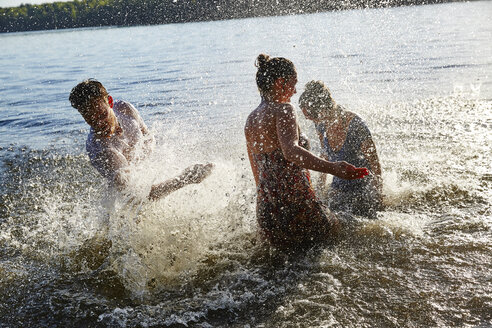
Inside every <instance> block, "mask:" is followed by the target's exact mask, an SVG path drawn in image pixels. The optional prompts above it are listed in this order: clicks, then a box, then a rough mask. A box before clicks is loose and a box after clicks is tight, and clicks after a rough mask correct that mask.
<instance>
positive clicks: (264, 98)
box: [244, 54, 368, 247]
mask: <svg viewBox="0 0 492 328" xmlns="http://www.w3.org/2000/svg"><path fill="white" fill-rule="evenodd" d="M256 66H257V67H258V71H257V73H256V83H257V85H258V89H259V91H260V95H261V103H260V105H259V106H258V107H257V108H256V109H255V110H254V111H253V112H251V114H250V115H249V116H248V119H247V121H246V126H245V130H244V131H245V135H246V143H247V149H248V155H249V159H250V163H251V168H252V171H253V175H254V178H255V182H256V187H257V207H256V214H257V219H258V223H259V226H260V228H261V231H262V232H263V234H264V236H265V237H266V238H267V239H268V240H269V241H270V242H271V243H272V244H273V245H275V246H278V247H295V246H302V245H311V244H312V243H314V242H319V241H323V240H329V239H330V236H331V234H332V232H333V230H334V228H335V227H336V226H337V223H338V221H337V219H336V218H335V217H334V216H333V215H330V214H329V213H327V212H326V211H325V209H324V208H323V206H322V205H321V203H320V202H319V201H318V199H317V198H316V195H315V193H314V190H313V189H312V187H311V182H310V176H309V171H308V169H309V170H315V171H319V172H322V173H329V174H333V175H335V176H337V177H339V178H342V179H359V178H362V177H364V176H365V175H367V174H368V171H367V169H365V168H356V167H354V166H353V165H351V164H348V163H346V162H329V161H327V160H324V159H322V158H319V157H317V156H315V155H314V154H312V153H311V152H309V150H307V149H306V146H305V143H304V142H303V140H302V138H301V137H300V133H299V126H298V124H297V117H296V113H295V110H294V106H292V104H291V103H290V99H291V97H292V96H293V95H294V94H295V93H296V83H297V72H296V69H295V67H294V64H293V63H292V62H291V61H290V60H288V59H286V58H282V57H274V58H271V57H269V56H268V55H264V54H261V55H259V56H258V58H257V61H256Z"/></svg>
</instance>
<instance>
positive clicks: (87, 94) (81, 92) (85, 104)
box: [68, 79, 108, 115]
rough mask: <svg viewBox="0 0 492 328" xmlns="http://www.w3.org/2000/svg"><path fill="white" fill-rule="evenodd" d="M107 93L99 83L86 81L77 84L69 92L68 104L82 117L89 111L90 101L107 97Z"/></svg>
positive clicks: (92, 80)
mask: <svg viewBox="0 0 492 328" xmlns="http://www.w3.org/2000/svg"><path fill="white" fill-rule="evenodd" d="M107 96H108V91H107V90H106V88H105V87H104V86H103V85H102V83H101V82H99V81H97V80H94V79H87V80H84V81H82V82H80V83H79V84H77V85H76V86H75V87H74V88H73V89H72V91H71V92H70V97H68V100H70V103H71V104H72V107H74V108H76V109H77V110H78V111H79V112H80V114H82V115H84V114H86V113H87V111H88V110H89V107H90V104H91V101H92V100H93V99H97V98H99V97H107Z"/></svg>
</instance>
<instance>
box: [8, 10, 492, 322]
mask: <svg viewBox="0 0 492 328" xmlns="http://www.w3.org/2000/svg"><path fill="white" fill-rule="evenodd" d="M491 16H492V2H491V1H478V2H469V3H450V4H440V5H428V6H413V7H401V8H391V9H370V10H352V11H341V12H329V13H320V14H314V15H299V16H288V17H273V18H254V19H244V20H234V21H220V22H204V23H190V24H176V25H161V26H144V27H129V28H96V29H79V30H61V31H44V32H30V33H14V34H0V43H1V49H2V55H1V57H0V115H1V116H0V154H1V166H0V179H1V187H0V188H1V196H0V197H1V198H0V227H1V229H0V299H1V300H2V301H1V302H0V327H453V326H456V327H488V326H490V325H492V275H491V272H492V244H491V240H492V233H491V229H492V218H491V217H492V211H491V208H492V207H491V202H492V172H491V169H492V165H491V163H492V151H491V145H492V132H491V131H492V56H491V55H492V21H491V19H490V17H491ZM261 52H266V53H268V54H270V55H274V56H284V57H287V58H289V59H291V60H292V61H293V62H294V63H295V65H296V67H297V70H298V78H299V84H298V92H299V94H300V93H301V92H302V90H303V86H304V84H305V83H306V82H308V81H309V80H311V79H320V80H324V81H325V82H326V84H327V85H328V86H329V87H330V88H331V90H332V93H333V95H334V97H335V99H336V100H338V102H339V103H340V104H342V105H345V106H346V107H348V108H350V109H351V110H353V111H355V112H357V113H358V114H359V115H360V116H361V117H363V118H364V119H365V121H366V122H367V124H368V126H369V128H370V129H371V131H372V133H373V137H374V140H375V143H376V146H377V148H378V152H379V155H380V160H381V164H382V169H383V178H384V183H385V186H384V193H385V203H386V205H387V209H386V210H385V211H384V212H381V213H379V214H380V215H379V220H376V221H362V222H361V223H360V225H358V226H357V227H354V228H353V229H352V230H351V231H349V232H347V233H346V235H344V236H342V238H341V239H340V240H339V241H337V242H336V243H334V244H333V245H329V246H326V247H322V248H321V249H318V250H312V251H310V252H308V253H307V254H301V255H299V254H297V255H295V256H293V255H285V254H282V253H280V252H278V251H276V250H275V249H271V248H269V247H268V246H267V245H265V244H264V242H262V241H261V240H260V239H259V238H258V236H257V224H256V219H255V190H254V182H253V178H252V174H251V172H250V168H249V163H248V160H247V155H246V147H245V140H244V136H243V126H244V122H245V119H246V117H247V115H248V114H249V112H250V111H251V110H252V109H254V108H255V107H256V106H257V105H258V103H259V95H258V92H257V89H256V85H255V80H254V76H255V72H256V68H255V67H254V61H255V58H256V56H257V55H258V54H259V53H261ZM88 77H93V78H97V79H98V80H100V81H102V82H103V83H104V84H105V85H106V87H107V89H108V90H109V92H110V93H111V94H112V95H113V96H114V97H115V98H116V99H122V100H127V101H130V102H131V103H133V104H134V105H135V106H136V107H137V108H138V109H139V110H140V112H141V114H142V116H143V118H144V119H145V121H146V122H147V124H148V126H149V127H150V128H151V130H152V132H153V133H154V134H155V135H156V137H157V142H158V145H157V149H156V151H155V153H154V154H153V155H152V158H151V159H150V160H149V161H148V162H146V163H143V164H142V166H141V167H140V168H139V169H138V170H137V171H136V173H135V176H134V177H133V178H134V180H135V184H134V192H135V194H136V195H143V194H145V192H147V191H148V188H149V186H150V185H151V184H152V182H156V181H160V180H164V179H165V178H167V177H171V176H173V175H175V174H177V173H178V172H180V171H181V170H182V169H183V168H185V167H186V166H187V165H189V164H192V163H195V162H206V161H210V162H213V163H215V164H216V169H215V171H214V173H213V174H212V175H211V176H210V178H208V179H207V180H206V181H204V183H202V184H200V185H196V186H190V187H187V188H184V189H182V190H180V191H178V192H176V193H174V194H172V195H170V196H169V197H167V198H165V199H163V200H161V201H159V202H156V203H152V204H149V203H145V202H144V203H142V202H140V201H138V200H135V199H130V200H129V199H126V198H125V197H120V198H121V199H120V198H118V199H116V200H113V201H114V202H113V203H111V206H109V205H108V204H109V203H110V202H109V200H108V199H107V197H106V186H105V183H104V181H102V179H101V178H100V177H99V176H98V174H97V173H96V172H95V170H94V169H93V168H92V167H91V166H90V164H89V161H88V158H87V156H86V154H85V138H86V135H87V132H88V129H87V126H86V124H85V123H84V122H83V120H82V118H81V117H80V115H79V114H78V113H77V112H76V110H74V109H73V108H71V107H70V104H69V102H68V94H69V92H70V90H71V88H72V87H73V86H74V85H75V84H77V83H78V82H80V81H81V80H83V79H85V78H88ZM299 94H298V95H299ZM298 95H296V96H294V98H293V102H294V103H295V104H297V100H298ZM299 119H300V124H301V128H302V130H303V131H304V132H306V133H307V134H308V135H309V136H310V137H311V140H312V144H313V145H314V151H315V152H317V151H318V150H319V145H318V143H317V141H316V135H315V132H314V127H313V126H312V125H311V124H310V123H309V122H307V121H306V120H304V119H303V118H302V117H300V118H299ZM136 199H139V198H138V197H136ZM108 213H109V214H108ZM108 215H109V228H108V229H105V228H104V227H105V226H106V225H105V223H106V222H107V220H108ZM108 240H109V241H111V242H112V246H111V247H109V245H108V242H107V241H108ZM101 264H102V266H101ZM100 266H101V267H100ZM98 268H99V269H98Z"/></svg>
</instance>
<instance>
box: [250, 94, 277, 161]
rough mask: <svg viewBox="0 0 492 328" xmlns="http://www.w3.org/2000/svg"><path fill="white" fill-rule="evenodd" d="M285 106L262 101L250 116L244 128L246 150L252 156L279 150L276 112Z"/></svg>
mask: <svg viewBox="0 0 492 328" xmlns="http://www.w3.org/2000/svg"><path fill="white" fill-rule="evenodd" d="M283 106H285V104H278V103H271V102H266V101H263V102H262V103H261V104H260V105H259V106H258V107H257V108H256V109H255V110H254V111H253V112H251V114H249V116H248V119H247V121H246V126H245V130H244V131H245V135H246V142H247V146H248V149H249V150H250V151H251V152H252V153H254V154H260V153H270V152H272V151H274V150H276V149H279V148H280V143H279V139H278V135H277V112H278V111H279V110H282V107H283Z"/></svg>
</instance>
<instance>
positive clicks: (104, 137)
mask: <svg viewBox="0 0 492 328" xmlns="http://www.w3.org/2000/svg"><path fill="white" fill-rule="evenodd" d="M69 100H70V103H71V104H72V106H73V107H74V108H76V109H77V110H78V111H79V113H80V114H81V115H82V117H83V118H84V120H85V121H86V122H87V124H89V126H90V127H91V129H90V132H89V136H88V137H87V142H86V149H87V152H88V155H89V158H90V160H91V163H92V165H93V166H94V167H95V168H96V169H97V170H98V171H99V173H100V174H101V175H102V176H103V177H105V178H106V179H107V180H108V182H109V184H110V185H111V186H114V187H116V188H118V189H122V188H124V187H125V186H126V184H127V176H128V173H129V170H130V164H132V163H136V162H138V161H139V160H141V159H143V158H145V157H146V156H148V155H149V154H150V152H151V151H152V146H153V144H154V138H153V136H152V135H151V134H150V133H149V131H148V129H147V126H146V125H145V123H144V121H143V119H142V117H141V116H140V114H139V113H138V111H137V110H136V109H135V107H134V106H133V105H131V104H130V103H128V102H125V101H115V102H114V101H113V98H112V97H111V96H110V95H109V94H108V92H107V90H106V88H105V87H104V86H103V85H102V84H101V82H99V81H96V80H93V79H89V80H85V81H83V82H81V83H79V84H77V85H76V86H75V87H74V88H73V89H72V91H71V92H70V97H69ZM212 168H213V164H210V163H209V164H206V165H204V164H195V165H193V166H190V167H188V168H187V169H185V170H184V171H183V172H182V173H181V174H180V175H179V176H177V177H175V178H173V179H169V180H166V181H164V182H162V183H159V184H156V185H153V186H152V188H151V190H150V193H149V195H148V198H149V199H153V200H155V199H159V198H161V197H163V196H166V195H168V194H170V193H171V192H173V191H176V190H178V189H180V188H182V187H184V186H186V185H188V184H191V183H200V182H202V181H203V180H204V179H205V178H206V177H207V176H209V175H210V173H211V171H212Z"/></svg>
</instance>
